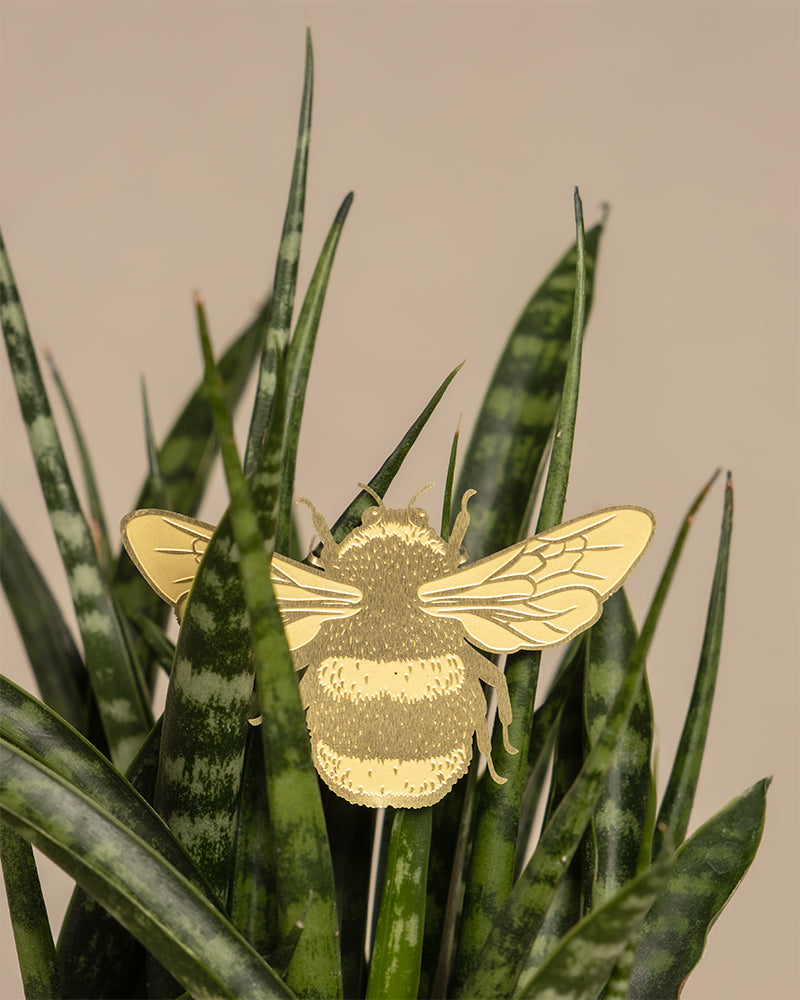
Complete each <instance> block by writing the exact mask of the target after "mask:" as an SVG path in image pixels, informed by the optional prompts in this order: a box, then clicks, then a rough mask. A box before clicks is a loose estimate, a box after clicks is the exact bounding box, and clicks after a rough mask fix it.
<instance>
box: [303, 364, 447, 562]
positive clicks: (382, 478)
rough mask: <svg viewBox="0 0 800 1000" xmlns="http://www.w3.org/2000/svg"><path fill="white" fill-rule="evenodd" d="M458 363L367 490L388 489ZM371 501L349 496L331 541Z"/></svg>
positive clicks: (359, 495) (349, 526)
mask: <svg viewBox="0 0 800 1000" xmlns="http://www.w3.org/2000/svg"><path fill="white" fill-rule="evenodd" d="M462 365H463V361H462V363H461V364H460V365H458V366H457V367H456V368H454V369H453V370H452V371H451V372H450V374H449V375H448V376H447V378H445V380H444V381H443V382H442V384H441V385H440V386H439V388H438V389H437V390H436V392H435V393H434V394H433V395H432V396H431V398H430V399H429V400H428V403H427V405H426V406H425V409H424V410H423V411H422V413H420V415H419V416H418V417H417V419H416V420H415V421H414V422H413V423H412V424H411V426H410V427H409V428H408V430H407V431H406V433H405V434H404V435H403V437H402V438H401V440H400V442H399V443H398V444H397V446H396V447H395V449H394V451H393V452H392V453H391V455H389V457H388V458H387V459H386V461H385V462H384V463H383V465H382V466H381V467H380V469H378V471H377V472H376V473H375V475H374V476H373V477H372V479H370V481H369V483H368V484H367V485H368V486H369V488H370V489H371V490H373V491H374V492H375V493H377V494H378V496H380V497H382V496H384V495H385V493H386V491H387V490H388V489H389V486H390V484H391V482H392V480H393V479H394V477H395V476H396V475H397V472H398V470H399V468H400V466H401V465H402V464H403V460H404V459H405V457H406V455H407V454H408V453H409V451H410V450H411V446H412V445H413V444H414V442H415V441H416V440H417V438H418V437H419V435H420V432H421V431H422V428H423V427H424V426H425V424H426V423H427V422H428V418H429V417H430V415H431V414H432V413H433V411H434V410H435V409H436V407H437V405H438V403H439V400H440V399H441V398H442V396H443V395H444V393H445V389H447V387H448V386H449V385H450V383H451V382H452V381H453V379H454V378H455V377H456V375H457V374H458V373H459V371H461V367H462ZM374 503H375V501H374V499H373V498H372V497H371V496H370V495H369V493H367V492H365V491H364V490H361V491H360V492H359V493H357V494H356V496H355V497H354V498H353V501H352V502H351V503H350V504H349V505H348V507H347V509H346V510H345V511H344V513H343V514H342V515H341V517H340V518H339V519H338V520H337V522H336V523H335V524H334V526H333V527H332V528H331V534H332V535H333V537H334V540H335V541H337V542H339V541H341V540H342V539H343V538H344V536H345V535H347V534H349V533H350V532H351V531H352V530H353V528H355V527H357V526H358V525H359V524H360V523H361V515H362V514H363V513H364V510H365V508H366V507H369V506H370V505H371V504H374ZM317 551H319V550H317Z"/></svg>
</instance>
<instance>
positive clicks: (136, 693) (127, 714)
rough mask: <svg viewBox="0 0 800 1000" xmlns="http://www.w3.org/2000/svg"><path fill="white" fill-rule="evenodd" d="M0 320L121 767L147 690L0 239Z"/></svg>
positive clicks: (145, 718) (139, 730) (143, 713)
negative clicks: (81, 501)
mask: <svg viewBox="0 0 800 1000" xmlns="http://www.w3.org/2000/svg"><path fill="white" fill-rule="evenodd" d="M0 321H2V326H3V335H4V337H5V342H6V348H7V350H8V357H9V360H10V362H11V371H12V374H13V376H14V384H15V387H16V390H17V396H18V398H19V403H20V408H21V410H22V417H23V420H24V421H25V426H26V428H27V431H28V438H29V441H30V445H31V451H32V453H33V458H34V462H35V464H36V470H37V472H38V474H39V480H40V482H41V485H42V492H43V495H44V499H45V502H46V504H47V508H48V512H49V514H50V521H51V524H52V526H53V531H54V533H55V536H56V542H57V543H58V548H59V551H60V553H61V559H62V561H63V563H64V568H65V570H66V572H67V578H68V581H69V587H70V593H71V595H72V601H73V604H74V605H75V612H76V615H77V618H78V628H79V630H80V633H81V639H82V640H83V647H84V662H85V664H86V669H87V671H88V673H89V676H90V678H91V684H92V690H93V692H94V695H95V697H96V699H97V705H98V708H99V711H100V716H101V718H102V722H103V729H104V731H105V735H106V737H107V739H108V745H109V747H110V751H111V755H112V757H113V759H114V761H115V762H117V763H118V764H119V765H120V766H122V767H125V766H127V764H129V763H130V761H131V760H132V759H133V757H134V755H135V753H136V751H137V750H138V749H139V747H140V746H141V744H142V741H143V740H144V738H145V736H146V735H147V733H148V731H149V729H150V727H151V726H152V716H151V712H150V706H149V703H148V697H147V692H146V689H145V685H144V683H143V681H142V678H141V677H140V676H139V674H138V671H137V669H136V665H135V664H134V663H133V662H132V660H131V657H130V654H129V650H128V646H127V642H126V638H125V635H124V632H123V629H122V626H121V624H120V621H119V619H118V617H117V613H116V609H115V607H114V602H113V600H112V597H111V594H110V593H109V591H108V589H107V588H106V585H105V580H104V578H103V574H102V572H101V568H100V565H99V562H98V557H97V552H96V551H95V547H94V543H93V540H92V534H91V531H90V529H89V525H88V524H87V522H86V518H85V517H84V515H83V512H82V511H81V508H80V504H79V503H78V497H77V495H76V493H75V488H74V486H73V483H72V478H71V476H70V473H69V469H68V468H67V463H66V459H65V458H64V452H63V450H62V447H61V441H60V440H59V436H58V431H57V430H56V425H55V422H54V420H53V415H52V411H51V408H50V402H49V400H48V398H47V393H46V392H45V388H44V383H43V381H42V375H41V371H40V369H39V363H38V361H37V359H36V353H35V351H34V347H33V343H32V341H31V338H30V334H29V332H28V325H27V322H26V320H25V313H24V312H23V309H22V304H21V303H20V299H19V293H18V291H17V286H16V283H15V281H14V275H13V273H12V271H11V265H10V263H9V260H8V256H7V254H6V252H5V247H4V245H3V244H2V240H0Z"/></svg>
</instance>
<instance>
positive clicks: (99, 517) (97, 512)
mask: <svg viewBox="0 0 800 1000" xmlns="http://www.w3.org/2000/svg"><path fill="white" fill-rule="evenodd" d="M45 356H46V358H47V360H48V362H49V364H50V371H51V372H52V374H53V379H54V381H55V383H56V387H57V389H58V391H59V394H60V396H61V401H62V402H63V404H64V409H65V410H66V411H67V416H68V417H69V422H70V426H71V427H72V435H73V437H74V438H75V444H76V445H77V448H78V455H79V456H80V461H81V470H82V472H83V483H84V486H85V488H86V497H87V500H88V502H89V527H90V529H91V532H92V538H93V540H94V547H95V549H96V551H97V558H98V562H99V564H100V569H101V570H102V572H103V575H104V577H105V578H106V579H108V575H109V573H110V571H111V545H110V544H109V539H108V528H107V527H106V517H105V514H104V513H103V502H102V500H101V499H100V490H99V489H98V487H97V479H96V477H95V474H94V466H93V465H92V459H91V456H90V455H89V448H88V446H87V444H86V438H85V437H84V434H83V431H82V429H81V425H80V421H79V420H78V414H77V412H76V410H75V407H74V406H73V405H72V400H71V399H70V397H69V393H68V392H67V388H66V386H65V385H64V382H63V381H62V379H61V375H60V373H59V371H58V368H57V367H56V363H55V361H54V360H53V358H52V356H51V355H50V354H46V355H45Z"/></svg>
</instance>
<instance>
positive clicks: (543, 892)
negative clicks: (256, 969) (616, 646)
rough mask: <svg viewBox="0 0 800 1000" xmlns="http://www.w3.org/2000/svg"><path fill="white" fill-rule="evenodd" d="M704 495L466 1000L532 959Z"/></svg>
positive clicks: (490, 993)
mask: <svg viewBox="0 0 800 1000" xmlns="http://www.w3.org/2000/svg"><path fill="white" fill-rule="evenodd" d="M706 492H707V487H704V489H703V491H701V493H700V495H699V496H698V498H697V499H696V500H695V502H694V504H693V505H692V507H691V508H690V510H689V512H688V514H687V515H686V517H685V519H684V521H683V524H682V525H681V529H680V531H679V532H678V536H677V538H676V540H675V543H674V545H673V548H672V551H671V553H670V556H669V559H668V560H667V565H666V567H665V569H664V572H663V574H662V576H661V580H660V581H659V584H658V587H657V588H656V593H655V596H654V598H653V601H652V603H651V605H650V610H649V611H648V614H647V618H646V619H645V622H644V625H643V627H642V631H641V634H640V636H639V639H638V641H637V643H636V647H635V649H634V651H633V654H632V656H631V658H630V661H629V663H628V665H627V669H626V672H625V676H624V678H623V680H622V683H621V685H620V687H619V689H618V691H617V694H616V697H615V698H614V702H613V704H612V706H611V708H610V710H609V712H608V715H607V717H606V721H605V724H604V726H603V729H602V731H601V732H600V734H599V735H598V737H597V739H596V742H595V744H594V746H593V747H592V749H591V751H590V752H589V754H588V756H587V757H586V760H585V762H584V765H583V768H582V769H581V773H580V775H579V776H578V778H577V780H576V781H575V783H574V784H573V785H572V787H571V788H570V790H569V791H568V792H567V794H566V795H565V796H564V798H563V799H562V800H561V804H560V805H559V807H558V809H557V810H556V812H555V814H554V815H553V818H552V820H551V821H550V823H549V824H548V825H547V827H546V828H545V830H544V832H543V833H542V836H541V839H540V840H539V844H538V846H537V848H536V850H535V851H534V853H533V856H532V857H531V859H530V861H529V862H528V864H527V865H526V867H525V869H524V870H523V872H522V874H521V876H520V878H519V879H518V881H517V882H516V884H515V885H514V888H513V889H512V891H511V893H510V895H509V897H508V899H507V900H506V902H505V904H504V905H503V907H502V909H501V910H500V912H499V913H498V915H497V917H496V918H495V921H494V923H493V925H492V930H491V932H490V934H489V937H488V938H487V940H486V944H485V945H484V946H483V948H482V950H481V951H480V953H479V954H478V957H477V959H476V960H475V962H474V964H473V967H472V972H471V974H470V975H469V977H468V978H467V980H466V983H465V984H464V987H463V990H462V994H461V995H462V996H464V997H470V998H473V997H475V998H478V997H486V998H493V997H496V996H503V995H506V994H508V993H510V992H511V991H512V990H513V989H514V986H515V984H516V982H517V978H518V976H519V974H520V972H521V970H522V967H523V965H524V963H525V961H526V959H527V956H528V954H529V953H530V949H531V945H532V943H533V940H534V938H535V937H536V934H537V933H538V931H539V928H540V927H541V925H542V921H543V919H544V916H545V914H546V912H547V910H548V908H549V906H550V904H551V902H552V899H553V896H554V894H555V891H556V887H557V885H558V883H559V881H560V879H561V878H562V876H563V873H564V872H565V871H566V870H567V868H568V867H569V864H570V862H571V860H572V857H573V855H574V853H575V851H576V850H577V848H578V845H579V843H580V839H581V837H582V835H583V832H584V830H585V829H586V825H587V823H588V822H589V820H590V818H591V815H592V812H593V810H594V807H595V804H596V802H597V798H598V796H599V795H600V792H601V791H602V787H603V783H604V781H605V778H606V774H607V773H608V768H609V767H610V765H611V763H612V761H613V758H614V752H615V749H616V745H617V742H618V739H619V738H620V736H621V734H622V732H623V731H624V729H625V726H626V725H627V721H628V718H629V716H630V713H631V711H632V709H633V706H634V704H635V702H636V698H637V695H638V689H639V685H640V683H641V679H642V676H643V674H644V664H645V657H646V655H647V651H648V649H649V648H650V644H651V642H652V639H653V634H654V632H655V629H656V625H657V623H658V619H659V617H660V614H661V610H662V608H663V606H664V601H665V600H666V596H667V593H668V591H669V588H670V585H671V583H672V579H673V577H674V575H675V569H676V567H677V564H678V561H679V559H680V555H681V552H682V550H683V545H684V543H685V540H686V535H687V533H688V529H689V526H690V525H691V522H692V518H693V516H694V513H695V511H696V509H697V507H698V506H699V504H700V503H701V502H702V499H703V497H704V496H705V494H706Z"/></svg>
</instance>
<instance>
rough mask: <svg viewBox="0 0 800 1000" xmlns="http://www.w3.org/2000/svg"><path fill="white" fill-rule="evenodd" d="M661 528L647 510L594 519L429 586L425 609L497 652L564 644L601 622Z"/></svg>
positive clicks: (615, 510) (422, 593)
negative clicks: (608, 601) (610, 601)
mask: <svg viewBox="0 0 800 1000" xmlns="http://www.w3.org/2000/svg"><path fill="white" fill-rule="evenodd" d="M654 528H655V519H654V518H653V515H652V514H651V513H650V511H647V510H644V509H643V508H641V507H611V508H609V509H607V510H601V511H597V512H596V513H594V514H588V515H587V516H586V517H580V518H577V519H576V520H574V521H569V522H567V523H566V524H561V525H559V526H558V527H557V528H553V529H552V531H545V532H543V533H542V534H541V535H536V536H535V537H534V538H529V539H528V540H527V541H524V542H519V543H518V544H517V545H512V546H511V547H510V548H507V549H503V551H502V552H497V553H495V554H494V555H492V556H487V558H485V559H481V560H479V561H478V562H475V563H470V564H468V565H466V566H464V567H463V568H462V569H458V570H456V571H455V572H454V573H451V574H449V575H448V576H445V577H441V578H440V579H438V580H432V581H430V582H429V583H424V584H422V585H421V586H420V587H419V590H418V595H419V598H420V602H421V607H422V609H423V610H424V611H426V612H427V613H428V614H429V615H433V616H435V617H437V618H455V619H457V620H458V621H460V622H461V624H462V625H463V626H464V629H465V631H466V632H467V635H468V637H469V638H470V639H471V640H472V641H473V642H475V643H476V644H477V645H478V646H481V647H482V648H483V649H486V650H490V651H491V652H493V653H512V652H515V651H516V650H518V649H543V648H545V647H546V646H555V645H558V644H559V643H562V642H566V641H567V640H568V639H571V638H572V637H573V636H574V635H577V633H579V632H582V631H583V630H584V629H586V628H588V627H589V626H590V625H592V624H593V623H594V622H595V621H596V620H597V619H598V618H599V617H600V611H601V607H602V603H603V601H604V600H605V599H606V598H607V597H609V596H610V595H611V594H613V593H614V591H615V590H617V588H618V587H620V585H621V584H622V582H623V580H624V579H625V577H626V576H627V575H628V573H629V572H630V571H631V569H632V568H633V566H634V564H635V563H636V561H637V560H638V559H639V556H641V554H642V552H644V550H645V548H646V546H647V543H648V542H649V541H650V537H651V535H652V534H653V529H654Z"/></svg>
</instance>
